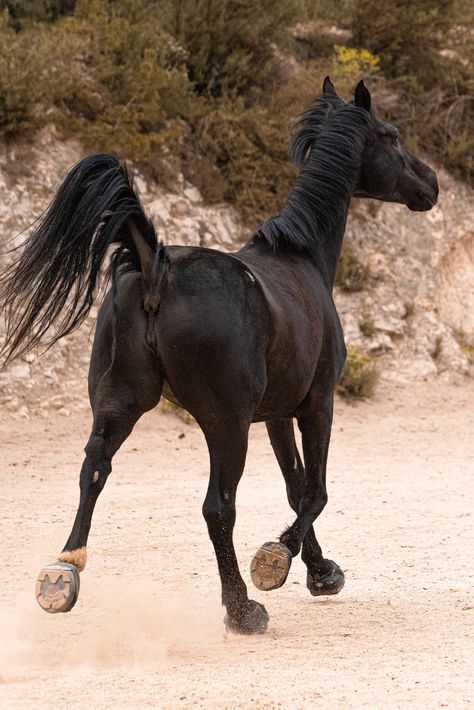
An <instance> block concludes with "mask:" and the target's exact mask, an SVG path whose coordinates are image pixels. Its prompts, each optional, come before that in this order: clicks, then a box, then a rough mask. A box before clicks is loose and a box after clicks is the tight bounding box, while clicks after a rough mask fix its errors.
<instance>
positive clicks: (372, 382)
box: [337, 347, 380, 398]
mask: <svg viewBox="0 0 474 710" xmlns="http://www.w3.org/2000/svg"><path fill="white" fill-rule="evenodd" d="M379 376H380V374H379V371H378V369H377V367H376V366H375V365H374V364H373V362H372V361H371V359H370V358H369V357H368V356H367V355H364V353H363V352H362V351H361V350H359V349H358V348H355V347H349V348H348V351H347V358H346V362H345V364H344V369H343V371H342V375H341V378H340V380H339V383H338V386H337V391H338V392H339V394H341V395H342V396H343V397H357V398H366V397H371V396H372V395H373V393H374V391H375V386H376V384H377V382H378V379H379Z"/></svg>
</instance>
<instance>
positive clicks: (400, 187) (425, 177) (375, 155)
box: [293, 77, 438, 211]
mask: <svg viewBox="0 0 474 710" xmlns="http://www.w3.org/2000/svg"><path fill="white" fill-rule="evenodd" d="M349 104H351V105H355V106H357V107H358V108H360V109H362V110H363V111H366V112H367V114H368V123H367V133H366V139H365V145H364V149H363V153H362V163H361V167H360V172H359V176H358V179H357V184H356V188H355V190H354V193H353V194H354V196H355V197H372V198H374V199H378V200H383V201H384V202H399V203H401V204H403V205H406V206H407V207H408V208H409V209H410V210H415V211H424V210H429V209H431V208H432V207H433V205H435V204H436V200H437V198H438V180H437V178H436V173H435V172H434V170H432V169H431V168H430V167H429V165H427V164H426V163H423V161H421V160H420V159H419V158H417V157H416V156H415V155H413V153H410V152H409V151H408V150H407V149H406V148H404V147H403V145H402V144H401V142H400V137H399V133H398V130H397V128H395V126H393V125H392V124H390V123H384V121H381V120H380V118H378V116H377V115H376V113H375V112H374V110H373V108H372V106H371V98H370V93H369V91H368V89H367V88H366V87H365V85H364V82H363V81H360V82H359V83H358V84H357V88H356V90H355V95H354V100H353V101H351V102H349ZM347 105H348V104H346V102H345V101H343V99H341V98H340V97H339V96H338V95H337V93H336V90H335V88H334V86H333V85H332V83H331V81H330V79H329V77H326V79H325V80H324V83H323V102H322V104H320V105H319V107H317V108H316V109H312V110H310V111H309V112H307V113H306V114H303V116H302V118H301V119H300V121H299V124H298V125H299V127H300V130H299V133H298V134H297V135H296V138H295V139H294V143H293V155H294V158H295V162H296V163H297V164H300V165H301V164H302V163H303V161H304V159H305V156H306V155H307V149H308V144H309V143H310V142H312V141H314V139H315V137H316V135H317V132H318V131H319V130H321V128H322V126H323V125H324V124H325V123H326V124H327V122H328V121H330V120H331V116H333V115H334V114H335V113H337V112H338V111H339V110H340V109H342V108H343V107H344V106H347ZM314 118H316V119H317V120H316V123H315V122H314ZM301 129H303V130H301Z"/></svg>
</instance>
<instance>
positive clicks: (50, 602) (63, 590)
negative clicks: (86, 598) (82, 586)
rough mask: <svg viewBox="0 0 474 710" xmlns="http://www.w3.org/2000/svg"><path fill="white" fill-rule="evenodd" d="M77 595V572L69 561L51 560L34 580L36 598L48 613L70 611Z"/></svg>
mask: <svg viewBox="0 0 474 710" xmlns="http://www.w3.org/2000/svg"><path fill="white" fill-rule="evenodd" d="M78 596H79V572H78V571H77V568H76V567H75V566H74V565H71V564H70V563H69V562H52V563H51V564H50V565H47V566H46V567H43V569H42V570H41V572H40V573H39V575H38V578H37V580H36V600H37V602H38V604H39V605H40V607H41V608H42V609H44V610H45V611H47V612H48V613H49V614H58V613H59V612H61V611H63V612H64V611H71V609H72V607H73V606H74V604H75V603H76V601H77V597H78Z"/></svg>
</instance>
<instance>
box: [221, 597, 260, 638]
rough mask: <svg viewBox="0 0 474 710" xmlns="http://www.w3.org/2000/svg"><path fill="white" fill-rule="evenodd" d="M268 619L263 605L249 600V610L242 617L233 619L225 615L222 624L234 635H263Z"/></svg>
mask: <svg viewBox="0 0 474 710" xmlns="http://www.w3.org/2000/svg"><path fill="white" fill-rule="evenodd" d="M269 621H270V617H269V616H268V613H267V610H266V609H265V607H264V606H263V604H259V603H258V602H254V601H253V600H252V599H251V600H250V609H249V611H248V612H247V613H246V614H244V615H243V616H239V617H238V618H237V617H233V616H230V615H229V614H226V615H225V619H224V624H225V627H226V629H227V631H233V633H234V634H264V633H265V631H266V630H267V627H268V622H269Z"/></svg>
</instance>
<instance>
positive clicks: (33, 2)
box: [0, 0, 76, 29]
mask: <svg viewBox="0 0 474 710" xmlns="http://www.w3.org/2000/svg"><path fill="white" fill-rule="evenodd" d="M75 2H76V0H0V11H3V10H7V11H8V14H9V17H10V22H11V24H12V26H14V27H15V28H17V29H20V28H21V27H22V25H28V24H29V23H31V22H38V21H45V20H49V21H54V20H57V19H58V17H61V15H68V14H69V13H71V12H72V10H73V9H74V5H75Z"/></svg>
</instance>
